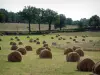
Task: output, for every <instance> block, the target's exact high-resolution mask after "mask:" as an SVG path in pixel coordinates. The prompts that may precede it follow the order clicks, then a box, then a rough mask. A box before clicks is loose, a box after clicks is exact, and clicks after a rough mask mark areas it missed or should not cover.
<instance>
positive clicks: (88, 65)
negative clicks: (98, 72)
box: [77, 58, 95, 71]
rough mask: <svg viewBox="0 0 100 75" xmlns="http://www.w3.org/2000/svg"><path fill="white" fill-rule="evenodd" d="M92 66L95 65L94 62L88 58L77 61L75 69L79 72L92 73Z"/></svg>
mask: <svg viewBox="0 0 100 75" xmlns="http://www.w3.org/2000/svg"><path fill="white" fill-rule="evenodd" d="M94 64H95V63H94V61H93V60H91V59H90V58H83V59H81V60H79V62H78V64H77V69H78V70H79V71H92V68H93V66H94Z"/></svg>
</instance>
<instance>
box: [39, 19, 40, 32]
mask: <svg viewBox="0 0 100 75" xmlns="http://www.w3.org/2000/svg"><path fill="white" fill-rule="evenodd" d="M39 31H40V19H39Z"/></svg>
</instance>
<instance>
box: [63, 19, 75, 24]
mask: <svg viewBox="0 0 100 75" xmlns="http://www.w3.org/2000/svg"><path fill="white" fill-rule="evenodd" d="M72 22H73V20H72V19H71V18H66V21H65V23H66V24H67V25H72Z"/></svg>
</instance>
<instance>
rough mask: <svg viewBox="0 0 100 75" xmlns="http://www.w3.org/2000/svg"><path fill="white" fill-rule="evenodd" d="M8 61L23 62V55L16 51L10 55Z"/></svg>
mask: <svg viewBox="0 0 100 75" xmlns="http://www.w3.org/2000/svg"><path fill="white" fill-rule="evenodd" d="M8 61H10V62H21V61H22V55H21V53H20V52H18V51H14V52H12V53H10V54H9V55H8Z"/></svg>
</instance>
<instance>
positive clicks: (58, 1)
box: [0, 0, 100, 20]
mask: <svg viewBox="0 0 100 75" xmlns="http://www.w3.org/2000/svg"><path fill="white" fill-rule="evenodd" d="M29 5H30V6H35V7H37V8H44V9H47V8H50V9H52V10H54V11H56V12H58V13H59V14H64V15H65V16H66V17H67V18H72V19H73V20H80V19H81V18H87V19H88V18H90V17H91V16H93V15H98V16H100V0H0V8H5V9H6V10H8V11H12V12H18V11H20V10H22V9H23V8H24V6H29Z"/></svg>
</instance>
